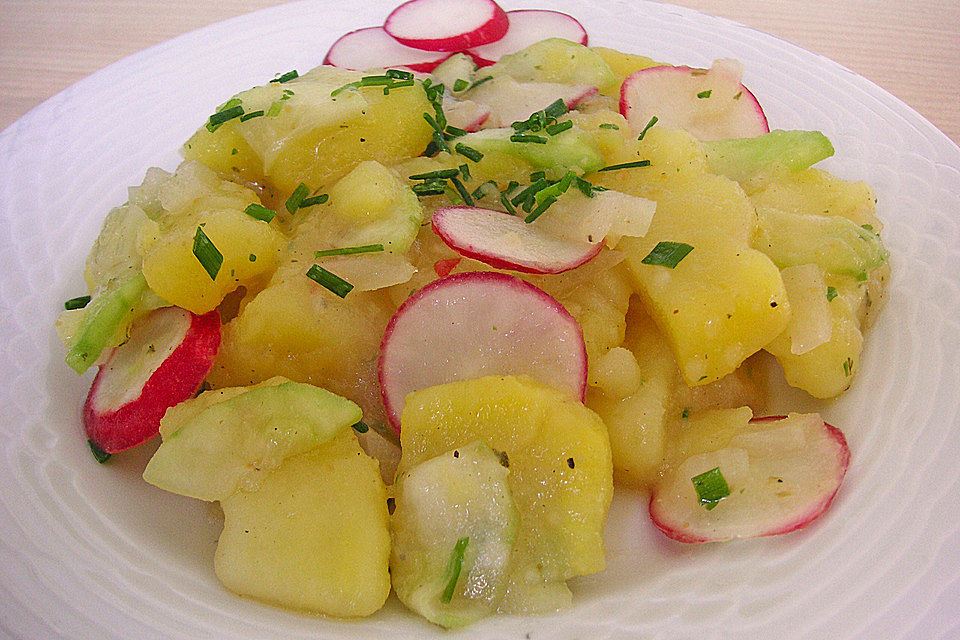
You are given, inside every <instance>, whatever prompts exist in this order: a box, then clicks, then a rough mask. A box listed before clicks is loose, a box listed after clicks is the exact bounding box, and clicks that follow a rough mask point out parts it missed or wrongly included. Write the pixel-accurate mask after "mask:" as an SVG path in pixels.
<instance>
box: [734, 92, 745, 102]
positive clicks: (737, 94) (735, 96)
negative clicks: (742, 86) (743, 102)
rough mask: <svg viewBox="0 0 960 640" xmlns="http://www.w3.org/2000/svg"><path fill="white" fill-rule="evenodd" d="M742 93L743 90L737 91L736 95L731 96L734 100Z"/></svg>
mask: <svg viewBox="0 0 960 640" xmlns="http://www.w3.org/2000/svg"><path fill="white" fill-rule="evenodd" d="M742 95H743V91H737V93H736V95H734V96H733V99H734V100H739V99H740V96H742Z"/></svg>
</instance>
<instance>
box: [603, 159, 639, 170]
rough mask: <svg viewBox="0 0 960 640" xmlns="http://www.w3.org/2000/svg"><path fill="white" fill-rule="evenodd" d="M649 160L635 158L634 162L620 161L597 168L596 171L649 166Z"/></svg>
mask: <svg viewBox="0 0 960 640" xmlns="http://www.w3.org/2000/svg"><path fill="white" fill-rule="evenodd" d="M649 166H650V161H649V160H637V161H635V162H622V163H620V164H611V165H607V166H606V167H603V168H602V169H598V171H616V170H617V169H635V168H637V167H649Z"/></svg>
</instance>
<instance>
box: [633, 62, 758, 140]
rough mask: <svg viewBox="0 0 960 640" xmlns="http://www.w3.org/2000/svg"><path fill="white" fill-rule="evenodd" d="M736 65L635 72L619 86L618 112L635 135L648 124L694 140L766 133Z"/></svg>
mask: <svg viewBox="0 0 960 640" xmlns="http://www.w3.org/2000/svg"><path fill="white" fill-rule="evenodd" d="M740 76H741V69H740V66H739V63H736V62H734V61H732V60H718V61H717V62H715V63H714V64H713V66H712V67H711V68H710V69H709V70H707V69H691V68H690V67H672V66H669V65H663V66H659V67H649V68H647V69H641V70H640V71H636V72H634V73H632V74H630V75H629V76H627V79H626V80H624V81H623V85H621V87H620V113H621V114H622V115H623V117H625V118H626V119H627V122H629V123H630V128H631V129H632V130H633V132H634V133H635V134H639V133H640V132H641V131H643V130H644V128H645V127H646V126H647V125H648V123H649V122H650V121H651V119H652V118H653V117H654V116H656V117H657V119H658V120H657V125H658V126H661V127H667V128H670V129H684V130H686V131H688V132H690V133H691V134H692V135H693V136H694V137H695V138H697V139H698V140H721V139H724V138H754V137H756V136H760V135H763V134H765V133H769V132H770V127H769V125H768V124H767V116H766V114H764V112H763V108H762V107H761V106H760V102H759V101H758V100H757V98H756V96H754V95H753V93H751V92H750V90H749V89H747V88H746V87H745V86H743V84H741V82H740Z"/></svg>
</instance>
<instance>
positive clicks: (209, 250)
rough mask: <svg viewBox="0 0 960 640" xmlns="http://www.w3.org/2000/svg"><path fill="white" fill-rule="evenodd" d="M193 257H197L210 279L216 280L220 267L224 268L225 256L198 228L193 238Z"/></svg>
mask: <svg viewBox="0 0 960 640" xmlns="http://www.w3.org/2000/svg"><path fill="white" fill-rule="evenodd" d="M193 255H194V256H196V257H197V260H198V261H199V262H200V266H201V267H203V270H204V271H206V272H207V275H209V276H210V279H211V280H216V279H217V274H218V273H220V267H222V266H223V254H222V253H220V250H219V249H217V248H216V247H215V246H214V245H213V242H211V240H210V238H208V237H207V234H205V233H204V232H203V229H201V228H200V227H197V233H196V234H195V235H194V236H193Z"/></svg>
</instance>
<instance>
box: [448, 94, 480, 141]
mask: <svg viewBox="0 0 960 640" xmlns="http://www.w3.org/2000/svg"><path fill="white" fill-rule="evenodd" d="M490 112H491V110H490V107H489V106H487V105H485V104H479V103H477V102H474V101H473V100H456V99H454V98H450V97H447V96H444V99H443V114H444V115H445V116H447V124H450V125H452V126H454V127H457V128H458V129H463V130H464V131H470V132H473V131H479V130H480V128H481V127H482V126H483V125H484V124H485V123H486V122H487V121H488V120H489V119H490Z"/></svg>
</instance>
